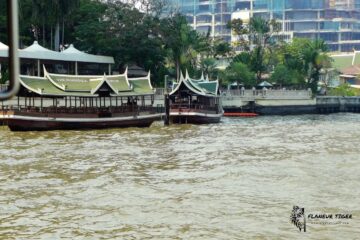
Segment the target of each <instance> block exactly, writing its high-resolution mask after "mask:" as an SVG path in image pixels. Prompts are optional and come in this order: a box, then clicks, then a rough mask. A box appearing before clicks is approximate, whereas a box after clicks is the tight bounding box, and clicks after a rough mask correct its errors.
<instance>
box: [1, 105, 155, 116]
mask: <svg viewBox="0 0 360 240" xmlns="http://www.w3.org/2000/svg"><path fill="white" fill-rule="evenodd" d="M0 109H1V111H3V112H7V111H17V112H24V113H45V114H56V113H64V114H99V113H129V114H131V113H133V114H136V113H140V112H157V109H156V107H153V106H137V105H134V106H131V105H127V106H126V105H125V106H117V107H64V106H59V107H56V106H49V107H33V106H24V105H20V106H11V105H8V106H5V105H3V106H1V108H0Z"/></svg>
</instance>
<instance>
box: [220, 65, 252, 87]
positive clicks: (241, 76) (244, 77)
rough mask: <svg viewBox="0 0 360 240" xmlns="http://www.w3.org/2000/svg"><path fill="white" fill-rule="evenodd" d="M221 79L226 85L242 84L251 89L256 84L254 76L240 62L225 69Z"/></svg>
mask: <svg viewBox="0 0 360 240" xmlns="http://www.w3.org/2000/svg"><path fill="white" fill-rule="evenodd" d="M222 78H223V79H224V80H225V82H226V83H230V84H231V83H233V82H236V83H238V85H239V84H243V85H245V86H247V87H252V86H254V85H255V84H256V81H255V74H254V72H252V71H250V69H249V67H248V66H247V65H246V64H244V63H242V62H233V63H231V64H230V66H229V67H227V69H226V71H225V72H223V75H222Z"/></svg>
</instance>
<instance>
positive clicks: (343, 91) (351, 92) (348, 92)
mask: <svg viewBox="0 0 360 240" xmlns="http://www.w3.org/2000/svg"><path fill="white" fill-rule="evenodd" d="M328 95H331V96H348V97H352V96H360V89H356V88H352V87H351V86H350V85H349V84H341V85H340V86H338V87H336V88H333V89H330V91H329V94H328Z"/></svg>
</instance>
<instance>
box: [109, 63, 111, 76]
mask: <svg viewBox="0 0 360 240" xmlns="http://www.w3.org/2000/svg"><path fill="white" fill-rule="evenodd" d="M109 75H111V64H110V63H109Z"/></svg>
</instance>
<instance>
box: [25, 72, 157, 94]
mask: <svg viewBox="0 0 360 240" xmlns="http://www.w3.org/2000/svg"><path fill="white" fill-rule="evenodd" d="M44 73H45V74H44V75H45V76H44V77H30V76H23V75H22V76H20V84H21V86H22V87H24V88H25V89H27V90H29V91H30V92H34V93H36V94H38V95H40V96H64V97H65V96H79V97H98V96H99V93H100V92H101V91H104V89H105V90H107V91H108V92H110V95H111V96H114V97H116V96H119V97H122V96H124V97H125V96H144V95H153V94H154V89H153V87H152V86H151V82H150V72H149V74H148V75H147V76H145V77H142V78H128V77H127V70H125V72H124V73H123V74H119V75H111V76H106V75H105V74H104V75H103V76H101V75H65V74H53V73H48V72H47V71H46V69H45V67H44Z"/></svg>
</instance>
